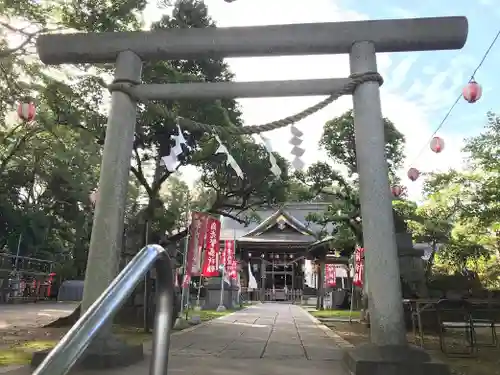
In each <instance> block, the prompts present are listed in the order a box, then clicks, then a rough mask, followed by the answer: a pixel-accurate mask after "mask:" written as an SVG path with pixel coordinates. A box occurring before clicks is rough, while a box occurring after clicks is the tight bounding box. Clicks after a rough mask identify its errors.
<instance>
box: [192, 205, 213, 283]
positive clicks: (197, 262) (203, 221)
mask: <svg viewBox="0 0 500 375" xmlns="http://www.w3.org/2000/svg"><path fill="white" fill-rule="evenodd" d="M199 214H200V215H199V222H198V231H197V233H198V241H196V243H197V247H196V251H195V255H194V260H193V266H192V268H191V275H192V276H193V275H196V276H199V275H200V273H201V265H202V257H203V249H204V248H205V233H206V231H207V220H208V219H209V218H210V216H209V215H207V214H204V213H201V212H199Z"/></svg>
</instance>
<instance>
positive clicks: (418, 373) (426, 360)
mask: <svg viewBox="0 0 500 375" xmlns="http://www.w3.org/2000/svg"><path fill="white" fill-rule="evenodd" d="M342 364H343V366H344V368H345V369H346V370H347V372H348V373H349V374H353V375H403V374H404V375H449V374H450V370H449V368H448V366H447V365H446V364H444V363H442V362H438V361H435V360H433V359H432V358H431V356H430V355H429V354H428V353H426V352H425V351H423V350H422V349H420V348H417V347H415V346H409V345H388V346H379V345H373V344H367V345H360V346H358V347H356V348H354V349H350V350H348V351H346V352H345V353H344V356H343V358H342Z"/></svg>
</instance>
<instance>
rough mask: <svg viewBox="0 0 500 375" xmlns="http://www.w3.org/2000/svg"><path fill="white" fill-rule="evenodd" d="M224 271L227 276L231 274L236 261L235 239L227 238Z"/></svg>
mask: <svg viewBox="0 0 500 375" xmlns="http://www.w3.org/2000/svg"><path fill="white" fill-rule="evenodd" d="M222 259H223V263H221V264H222V265H223V266H224V272H225V274H226V275H227V276H229V275H230V274H231V269H232V267H233V261H234V240H226V242H225V243H224V256H223V258H222Z"/></svg>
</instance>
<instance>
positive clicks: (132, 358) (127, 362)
mask: <svg viewBox="0 0 500 375" xmlns="http://www.w3.org/2000/svg"><path fill="white" fill-rule="evenodd" d="M51 350H52V349H47V350H41V351H38V352H35V353H33V356H32V357H31V363H30V365H31V367H33V368H35V367H38V366H39V365H40V364H41V363H42V361H43V360H44V359H45V357H47V355H48V354H49V353H50V351H51ZM143 360H144V347H143V345H142V344H129V343H126V342H124V341H122V340H120V339H118V338H117V337H114V336H111V337H109V338H107V339H106V340H104V341H102V340H101V341H96V342H93V343H92V344H91V345H89V347H88V349H87V350H86V351H85V354H84V355H83V356H82V358H81V359H80V360H78V362H77V363H76V366H75V367H76V368H78V369H80V370H106V369H113V368H120V367H127V366H131V365H134V364H136V363H139V362H141V361H143Z"/></svg>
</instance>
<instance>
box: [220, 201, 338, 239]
mask: <svg viewBox="0 0 500 375" xmlns="http://www.w3.org/2000/svg"><path fill="white" fill-rule="evenodd" d="M329 205H330V203H327V202H300V203H287V204H284V205H283V206H282V207H281V208H279V209H276V208H272V207H260V208H257V209H256V210H254V211H253V213H254V214H256V215H257V216H258V217H259V218H260V219H261V220H260V222H253V223H250V224H248V225H246V226H245V225H244V224H242V223H239V222H238V221H236V220H233V219H230V218H227V217H224V218H223V219H222V228H221V239H222V240H229V239H236V240H240V239H241V240H243V238H242V237H245V239H246V238H249V237H251V236H252V235H253V236H254V237H255V236H256V235H257V233H259V232H262V233H261V234H260V235H259V237H261V236H262V235H263V233H264V232H265V231H266V229H267V230H269V229H271V228H273V226H275V225H277V224H278V223H277V222H278V219H280V216H283V218H282V219H285V220H281V221H282V222H283V221H284V222H285V224H287V225H288V226H289V227H290V228H293V229H294V230H295V231H296V232H298V233H301V235H302V236H307V237H309V238H308V239H307V241H308V242H314V241H316V239H317V238H316V237H315V234H316V233H318V232H320V231H321V230H322V229H323V227H322V226H321V225H319V224H316V223H313V222H310V221H308V220H307V219H306V218H307V216H308V215H309V214H311V213H322V212H324V211H326V210H327V208H328V206H329ZM330 226H331V227H332V228H333V226H332V225H331V224H329V225H328V226H327V227H326V228H325V229H326V230H327V231H330V230H331V229H332V228H330ZM276 234H277V233H276V232H275V233H273V235H274V237H275V238H276ZM262 238H263V237H262ZM304 241H305V239H304Z"/></svg>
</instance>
